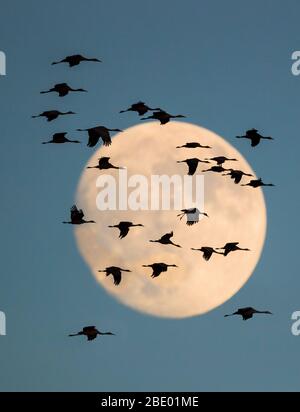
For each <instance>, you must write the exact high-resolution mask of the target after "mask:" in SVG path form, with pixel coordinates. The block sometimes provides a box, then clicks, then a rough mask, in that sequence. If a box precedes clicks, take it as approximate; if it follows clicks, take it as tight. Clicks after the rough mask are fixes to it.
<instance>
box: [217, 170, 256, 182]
mask: <svg viewBox="0 0 300 412" xmlns="http://www.w3.org/2000/svg"><path fill="white" fill-rule="evenodd" d="M228 172H229V173H224V174H223V175H222V176H230V178H231V179H233V180H234V183H235V184H238V183H240V181H241V180H242V177H243V176H253V175H251V174H250V173H245V172H243V171H242V170H235V169H228Z"/></svg>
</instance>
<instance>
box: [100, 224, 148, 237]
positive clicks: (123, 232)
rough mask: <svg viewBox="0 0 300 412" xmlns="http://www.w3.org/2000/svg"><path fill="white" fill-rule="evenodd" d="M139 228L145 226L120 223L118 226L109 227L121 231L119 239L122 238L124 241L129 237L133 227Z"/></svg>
mask: <svg viewBox="0 0 300 412" xmlns="http://www.w3.org/2000/svg"><path fill="white" fill-rule="evenodd" d="M137 226H141V227H144V225H141V224H134V223H132V222H120V223H118V224H117V225H113V226H108V227H111V228H117V229H119V231H120V235H119V238H120V239H123V238H124V237H126V236H127V235H128V233H129V229H130V228H131V227H137Z"/></svg>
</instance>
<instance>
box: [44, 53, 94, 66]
mask: <svg viewBox="0 0 300 412" xmlns="http://www.w3.org/2000/svg"><path fill="white" fill-rule="evenodd" d="M81 62H96V63H102V62H101V60H99V59H96V58H88V57H84V56H82V55H81V54H72V55H71V56H67V57H65V58H64V59H62V60H60V61H58V62H53V63H52V65H54V64H60V63H68V64H69V66H70V67H74V66H78V65H79V64H80V63H81Z"/></svg>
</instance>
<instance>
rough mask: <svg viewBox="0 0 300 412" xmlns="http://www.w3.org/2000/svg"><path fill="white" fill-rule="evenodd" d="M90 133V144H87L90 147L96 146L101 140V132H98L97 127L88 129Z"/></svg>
mask: <svg viewBox="0 0 300 412" xmlns="http://www.w3.org/2000/svg"><path fill="white" fill-rule="evenodd" d="M88 134H89V141H88V144H87V145H88V147H94V146H96V144H97V143H98V141H99V137H100V135H99V133H97V131H96V130H95V129H90V130H89V131H88Z"/></svg>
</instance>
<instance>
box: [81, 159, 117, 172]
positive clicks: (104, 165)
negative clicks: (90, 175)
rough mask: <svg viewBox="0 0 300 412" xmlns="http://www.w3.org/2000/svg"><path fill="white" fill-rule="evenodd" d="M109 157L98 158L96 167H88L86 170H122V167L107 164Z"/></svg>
mask: <svg viewBox="0 0 300 412" xmlns="http://www.w3.org/2000/svg"><path fill="white" fill-rule="evenodd" d="M109 159H110V157H100V158H99V162H98V164H97V166H88V167H87V169H100V170H103V169H124V168H123V167H118V166H114V165H112V164H111V163H110V162H109Z"/></svg>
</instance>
